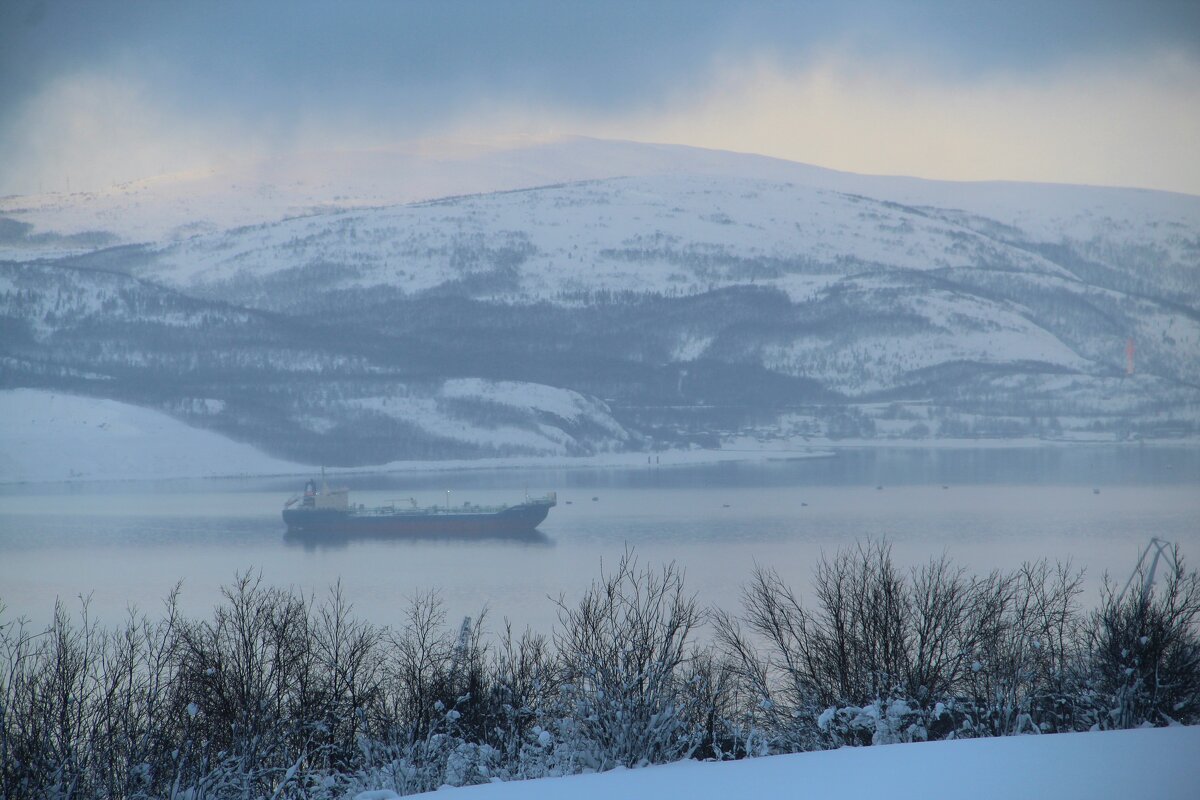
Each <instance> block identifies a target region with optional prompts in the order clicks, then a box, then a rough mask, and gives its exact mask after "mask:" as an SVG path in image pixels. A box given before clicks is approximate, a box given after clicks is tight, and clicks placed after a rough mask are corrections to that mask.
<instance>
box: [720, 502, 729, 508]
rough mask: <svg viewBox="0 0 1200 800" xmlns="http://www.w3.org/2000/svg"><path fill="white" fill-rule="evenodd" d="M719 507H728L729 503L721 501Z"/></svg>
mask: <svg viewBox="0 0 1200 800" xmlns="http://www.w3.org/2000/svg"><path fill="white" fill-rule="evenodd" d="M721 508H729V503H722V504H721Z"/></svg>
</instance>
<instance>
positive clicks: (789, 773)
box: [357, 727, 1200, 800]
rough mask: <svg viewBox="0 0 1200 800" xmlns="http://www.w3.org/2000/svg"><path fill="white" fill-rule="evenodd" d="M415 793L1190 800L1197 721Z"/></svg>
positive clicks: (1199, 767)
mask: <svg viewBox="0 0 1200 800" xmlns="http://www.w3.org/2000/svg"><path fill="white" fill-rule="evenodd" d="M397 796H398V795H395V794H394V793H392V792H391V791H388V790H377V791H371V792H363V793H361V794H359V795H358V796H357V800H391V799H392V798H394V797H397ZM418 796H426V797H429V796H437V797H444V798H461V800H504V799H505V798H521V800H549V799H550V798H571V800H615V798H623V799H626V800H633V799H634V798H647V799H649V798H654V799H655V800H658V799H659V798H676V797H678V798H687V800H706V799H707V798H712V800H736V799H740V798H763V799H764V800H768V799H769V798H793V797H796V798H801V797H811V798H820V800H841V799H842V798H845V799H846V800H851V798H853V799H854V800H858V799H859V798H872V799H873V800H909V799H910V798H911V800H930V798H949V797H962V798H970V800H1014V798H1025V799H1028V800H1032V799H1033V798H1046V800H1074V799H1075V798H1078V800H1084V799H1085V798H1086V799H1087V800H1099V799H1100V798H1146V799H1147V800H1149V799H1150V798H1154V800H1195V798H1196V797H1200V727H1190V728H1185V727H1175V728H1155V729H1144V730H1131V731H1106V732H1103V733H1062V734H1056V735H1045V736H1010V737H1002V738H993V739H966V740H958V741H949V742H922V743H918V744H893V745H878V746H874V747H846V748H842V749H840V750H831V751H827V752H820V753H800V754H797V755H786V756H770V757H767V758H756V759H751V760H747V761H733V762H726V763H720V764H714V763H702V762H698V761H682V762H678V763H675V764H667V765H665V766H657V767H648V768H646V769H636V770H614V771H612V772H605V773H600V774H593V775H576V776H571V777H565V778H542V779H540V780H534V781H513V782H511V783H492V784H484V785H480V786H469V787H463V788H459V789H443V790H441V791H438V792H434V793H430V794H428V795H418Z"/></svg>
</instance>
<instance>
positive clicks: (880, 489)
mask: <svg viewBox="0 0 1200 800" xmlns="http://www.w3.org/2000/svg"><path fill="white" fill-rule="evenodd" d="M875 491H877V492H882V491H883V487H882V486H876V487H875Z"/></svg>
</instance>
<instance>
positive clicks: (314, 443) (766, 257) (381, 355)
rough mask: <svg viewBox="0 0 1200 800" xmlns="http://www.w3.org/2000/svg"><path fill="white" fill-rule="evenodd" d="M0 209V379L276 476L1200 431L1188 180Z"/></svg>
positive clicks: (575, 160) (360, 184)
mask: <svg viewBox="0 0 1200 800" xmlns="http://www.w3.org/2000/svg"><path fill="white" fill-rule="evenodd" d="M0 217H3V219H2V220H0V248H2V250H0V256H2V257H3V258H6V259H7V261H6V262H5V263H3V265H0V308H2V309H3V311H2V313H3V324H4V326H5V330H6V335H5V336H4V338H3V344H2V345H0V347H2V348H3V357H4V359H5V361H4V364H5V367H4V378H3V380H4V385H5V387H8V388H12V387H37V388H48V389H62V390H68V391H71V392H76V393H82V394H86V395H93V396H98V397H105V398H110V399H116V400H121V401H125V402H131V403H137V404H142V405H147V406H150V407H153V408H156V409H159V410H163V411H166V412H168V413H170V414H173V415H175V416H177V417H179V418H180V419H182V420H184V421H187V422H189V423H191V424H194V425H201V426H203V427H207V428H211V429H213V430H216V431H219V432H222V433H225V434H227V435H231V436H234V437H235V438H237V439H239V440H242V441H246V442H249V443H252V444H255V445H256V446H258V447H260V448H262V449H264V450H265V451H267V452H268V453H270V454H271V455H274V456H277V457H281V458H286V459H290V460H297V461H307V462H308V463H319V462H325V463H330V464H333V463H340V464H347V465H349V464H355V465H361V464H369V463H383V462H386V461H391V460H395V459H398V458H430V457H435V458H436V457H441V458H451V457H464V456H477V455H493V456H494V455H518V454H520V455H528V454H539V453H547V454H548V453H555V454H571V453H574V454H584V453H591V452H596V451H598V450H610V449H622V448H646V447H655V446H662V445H678V444H683V443H688V442H692V443H695V442H704V443H709V444H712V443H715V442H716V441H718V440H719V438H720V437H721V436H727V435H733V434H739V433H740V434H747V433H749V434H754V435H757V436H759V437H766V436H769V437H781V436H797V435H805V436H811V437H846V436H854V437H857V436H863V437H884V436H902V437H910V438H925V437H930V436H1026V435H1037V436H1044V437H1045V436H1048V437H1059V436H1067V437H1078V436H1080V435H1089V436H1092V435H1101V436H1105V437H1108V438H1110V439H1111V438H1112V437H1114V436H1116V437H1119V438H1124V437H1128V436H1141V437H1151V438H1152V437H1157V436H1173V437H1177V436H1188V435H1193V434H1194V433H1195V432H1196V430H1197V424H1198V422H1200V420H1198V419H1197V417H1198V416H1200V411H1198V409H1200V388H1198V387H1200V198H1198V197H1194V196H1190V195H1180V194H1171V193H1166V192H1155V191H1146V190H1133V189H1116V188H1101V187H1081V186H1065V185H1047V184H1020V183H969V184H962V183H946V182H935V181H924V180H919V179H914V178H899V177H877V176H862V175H853V174H849V173H841V172H835V171H831V170H825V169H821V168H818V167H813V166H809V165H805V164H798V163H793V162H786V161H780V160H778V159H770V158H763V157H760V156H754V155H745V154H737V153H726V152H719V151H709V150H700V149H696V148H688V147H678V146H668V145H647V144H638V143H633V142H610V141H603V140H597V139H587V138H561V139H552V140H544V141H530V140H517V141H509V142H502V143H495V142H493V143H489V144H486V145H471V144H463V143H455V144H446V143H442V144H432V143H425V144H421V145H412V146H408V147H404V148H396V149H393V150H387V151H370V152H357V153H353V152H341V153H328V154H314V155H312V156H309V157H306V158H289V159H274V160H271V161H266V162H260V163H257V164H252V165H237V166H231V167H230V169H229V170H227V171H218V172H210V173H206V174H203V175H178V176H167V177H164V178H161V179H155V180H153V181H145V182H141V183H138V184H131V185H128V186H124V187H120V188H119V189H116V190H113V191H110V192H105V193H92V194H80V195H66V196H64V195H46V196H39V197H17V198H6V199H4V200H3V201H2V202H0ZM1129 339H1132V340H1133V342H1134V346H1135V362H1134V363H1135V369H1134V373H1133V374H1132V375H1127V374H1126V368H1127V353H1126V346H1127V341H1128V340H1129Z"/></svg>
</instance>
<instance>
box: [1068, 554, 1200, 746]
mask: <svg viewBox="0 0 1200 800" xmlns="http://www.w3.org/2000/svg"><path fill="white" fill-rule="evenodd" d="M1166 555H1167V556H1168V558H1167V561H1168V562H1169V565H1168V566H1167V567H1166V574H1165V575H1163V576H1161V577H1162V579H1161V580H1160V581H1158V582H1155V581H1153V577H1154V576H1153V573H1152V572H1151V570H1153V569H1154V564H1149V565H1146V564H1140V565H1139V567H1138V569H1137V571H1136V572H1135V573H1134V575H1133V577H1132V578H1131V580H1130V581H1129V583H1128V584H1127V585H1126V587H1125V589H1124V590H1122V591H1121V592H1118V591H1117V590H1116V587H1115V586H1114V585H1113V584H1112V583H1111V582H1109V581H1107V580H1106V581H1105V584H1104V589H1103V592H1102V596H1101V600H1100V607H1099V608H1098V609H1096V610H1095V611H1093V612H1092V614H1091V615H1090V617H1089V618H1088V623H1087V649H1088V655H1089V658H1088V660H1087V662H1086V664H1085V665H1084V670H1085V672H1084V675H1085V679H1084V686H1085V689H1086V694H1085V695H1084V696H1085V697H1086V699H1088V700H1090V701H1091V704H1092V706H1093V713H1094V724H1095V725H1096V726H1097V727H1099V728H1132V727H1137V726H1141V725H1155V726H1157V725H1170V724H1175V723H1182V724H1196V723H1198V722H1200V575H1197V573H1196V572H1195V571H1191V572H1188V571H1187V570H1186V568H1185V565H1184V560H1183V555H1182V554H1181V553H1180V552H1179V549H1178V546H1176V547H1175V548H1173V549H1172V550H1171V551H1169V552H1167V553H1166Z"/></svg>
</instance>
